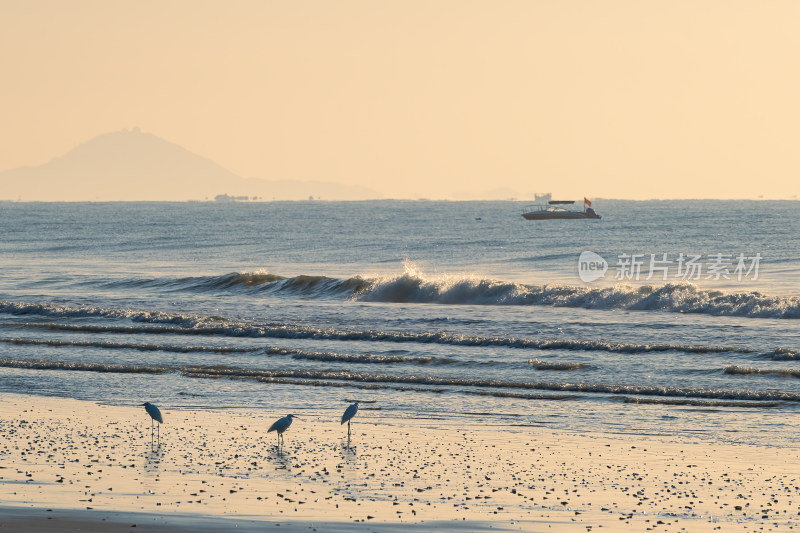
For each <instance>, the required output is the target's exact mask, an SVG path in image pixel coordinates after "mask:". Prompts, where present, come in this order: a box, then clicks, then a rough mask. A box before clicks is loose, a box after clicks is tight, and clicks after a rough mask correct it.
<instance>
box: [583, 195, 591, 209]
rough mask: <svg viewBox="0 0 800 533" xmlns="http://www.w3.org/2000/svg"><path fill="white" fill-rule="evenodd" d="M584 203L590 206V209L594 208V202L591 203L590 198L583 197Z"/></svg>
mask: <svg viewBox="0 0 800 533" xmlns="http://www.w3.org/2000/svg"><path fill="white" fill-rule="evenodd" d="M583 203H585V204H586V205H588V206H589V207H592V202H590V201H589V199H588V198H586V197H585V196H584V197H583Z"/></svg>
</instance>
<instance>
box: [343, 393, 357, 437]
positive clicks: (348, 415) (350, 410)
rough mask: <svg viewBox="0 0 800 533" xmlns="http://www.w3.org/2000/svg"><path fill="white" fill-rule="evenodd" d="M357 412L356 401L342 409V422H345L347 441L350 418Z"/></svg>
mask: <svg viewBox="0 0 800 533" xmlns="http://www.w3.org/2000/svg"><path fill="white" fill-rule="evenodd" d="M357 412H358V402H353V404H352V405H350V406H348V407H347V409H345V410H344V414H343V415H342V424H344V423H345V422H347V442H350V419H351V418H353V417H354V416H356V413H357Z"/></svg>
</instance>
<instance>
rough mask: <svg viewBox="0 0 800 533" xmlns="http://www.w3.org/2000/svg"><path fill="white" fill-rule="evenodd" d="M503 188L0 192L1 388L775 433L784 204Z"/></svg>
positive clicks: (128, 399) (786, 423) (632, 429)
mask: <svg viewBox="0 0 800 533" xmlns="http://www.w3.org/2000/svg"><path fill="white" fill-rule="evenodd" d="M523 205H524V204H522V203H519V202H427V201H416V202H411V201H407V202H403V201H375V202H353V203H322V202H297V203H291V202H287V203H280V202H279V203H248V204H244V203H238V204H217V203H174V204H163V203H64V204H47V203H0V223H2V228H3V239H2V241H0V268H1V269H2V276H0V391H3V392H25V393H30V394H36V395H45V396H63V397H71V398H78V399H85V400H92V401H101V402H109V403H114V404H125V405H131V404H137V403H142V402H144V401H152V402H154V403H157V404H158V405H160V406H161V407H162V410H165V411H169V410H176V409H185V408H225V409H238V408H248V409H250V408H257V409H263V410H265V411H268V412H272V413H274V414H275V416H276V417H277V416H282V415H284V414H286V413H289V412H291V413H294V414H297V415H299V416H301V417H304V418H305V419H306V420H308V421H309V422H306V423H313V420H318V419H319V418H318V417H323V418H325V417H330V418H331V419H332V420H333V419H336V418H337V417H338V416H340V415H341V412H342V411H343V409H344V408H345V407H346V405H347V404H346V402H348V401H352V400H359V401H361V402H363V403H362V409H364V412H363V414H362V416H365V417H369V419H370V420H371V421H372V422H378V423H379V422H380V417H381V416H382V415H383V414H388V415H391V416H393V417H408V418H417V419H420V418H421V419H431V420H434V421H435V420H436V419H442V418H444V419H448V420H449V421H453V420H463V421H464V424H465V425H469V424H474V423H480V424H490V425H495V426H497V427H498V430H502V428H503V427H505V426H512V425H513V426H529V427H530V428H531V431H532V432H536V431H541V430H542V429H565V430H569V431H578V432H613V433H635V434H658V435H668V436H687V435H688V436H691V437H693V438H697V439H707V440H708V441H709V442H714V441H726V442H742V443H758V444H766V445H774V446H789V445H793V444H794V442H795V439H796V434H797V430H798V425H800V217H798V214H800V209H798V208H799V207H800V203H798V202H771V201H763V202H749V201H688V202H687V201H680V202H679V201H652V202H630V201H614V200H598V201H596V202H595V204H594V207H595V208H596V209H597V211H598V212H599V213H600V214H601V215H602V216H603V219H602V220H583V221H572V220H556V221H526V220H524V219H523V218H522V217H521V216H520V213H521V210H522V208H523ZM586 251H591V252H594V253H596V254H597V256H599V258H601V260H605V261H606V262H607V270H606V272H605V275H604V276H603V277H601V278H599V279H597V280H594V281H584V280H583V279H582V277H581V274H584V275H585V274H587V273H590V271H589V270H588V268H589V267H588V266H587V265H583V270H580V269H581V266H579V257H580V256H581V253H582V252H586ZM692 258H693V259H692ZM690 260H691V261H690ZM651 261H652V264H651ZM594 262H595V263H597V266H596V268H599V267H600V264H599V262H598V261H597V260H595V261H594ZM635 265H638V269H637V268H635ZM690 265H691V266H692V268H693V269H694V270H692V268H689V266H690ZM651 267H655V268H651ZM698 268H699V271H698V270H697V269H698ZM651 273H652V275H650V274H651ZM637 274H638V275H637ZM584 277H585V276H584ZM648 277H649V279H648ZM664 277H666V279H664ZM265 429H266V428H265Z"/></svg>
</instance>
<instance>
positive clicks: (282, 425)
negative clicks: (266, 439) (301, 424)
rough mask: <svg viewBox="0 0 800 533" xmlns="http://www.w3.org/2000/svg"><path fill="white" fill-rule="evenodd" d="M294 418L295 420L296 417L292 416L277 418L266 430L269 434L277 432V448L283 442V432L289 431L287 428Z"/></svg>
mask: <svg viewBox="0 0 800 533" xmlns="http://www.w3.org/2000/svg"><path fill="white" fill-rule="evenodd" d="M294 418H297V417H296V416H294V415H286V416H284V417H283V418H279V419H277V420H276V421H275V423H274V424H272V425H271V426H270V427H269V429H268V430H267V433H269V432H271V431H277V432H278V446H280V445H281V442H282V441H283V432H284V431H286V430H287V429H289V426H291V425H292V419H294Z"/></svg>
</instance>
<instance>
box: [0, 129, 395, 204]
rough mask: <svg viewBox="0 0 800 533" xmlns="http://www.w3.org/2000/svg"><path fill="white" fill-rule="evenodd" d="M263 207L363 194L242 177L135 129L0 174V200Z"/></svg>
mask: <svg viewBox="0 0 800 533" xmlns="http://www.w3.org/2000/svg"><path fill="white" fill-rule="evenodd" d="M221 194H228V195H231V196H247V197H250V198H253V197H259V198H261V199H264V200H273V199H274V200H306V199H308V198H309V197H311V196H313V197H314V198H321V199H323V200H363V199H370V198H378V197H380V195H379V194H378V193H376V192H375V191H373V190H371V189H368V188H366V187H356V186H348V185H340V184H336V183H326V182H306V181H291V180H278V181H266V180H262V179H256V178H243V177H241V176H238V175H236V174H234V173H233V172H231V171H229V170H227V169H225V168H223V167H222V166H220V165H218V164H216V163H214V162H213V161H211V160H210V159H207V158H205V157H202V156H199V155H197V154H194V153H192V152H190V151H189V150H187V149H185V148H183V147H181V146H179V145H177V144H175V143H171V142H169V141H166V140H164V139H162V138H160V137H158V136H156V135H153V134H151V133H144V132H142V131H140V130H139V129H138V128H134V129H132V130H122V131H115V132H111V133H105V134H102V135H98V136H97V137H95V138H93V139H90V140H88V141H86V142H84V143H83V144H81V145H79V146H78V147H76V148H74V149H73V150H70V151H69V152H67V153H66V154H64V155H63V156H61V157H56V158H53V159H52V160H51V161H49V162H48V163H45V164H44V165H40V166H28V167H20V168H16V169H11V170H6V171H4V172H0V199H5V200H19V199H21V200H23V201H184V200H204V199H213V198H214V197H216V196H217V195H221Z"/></svg>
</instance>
